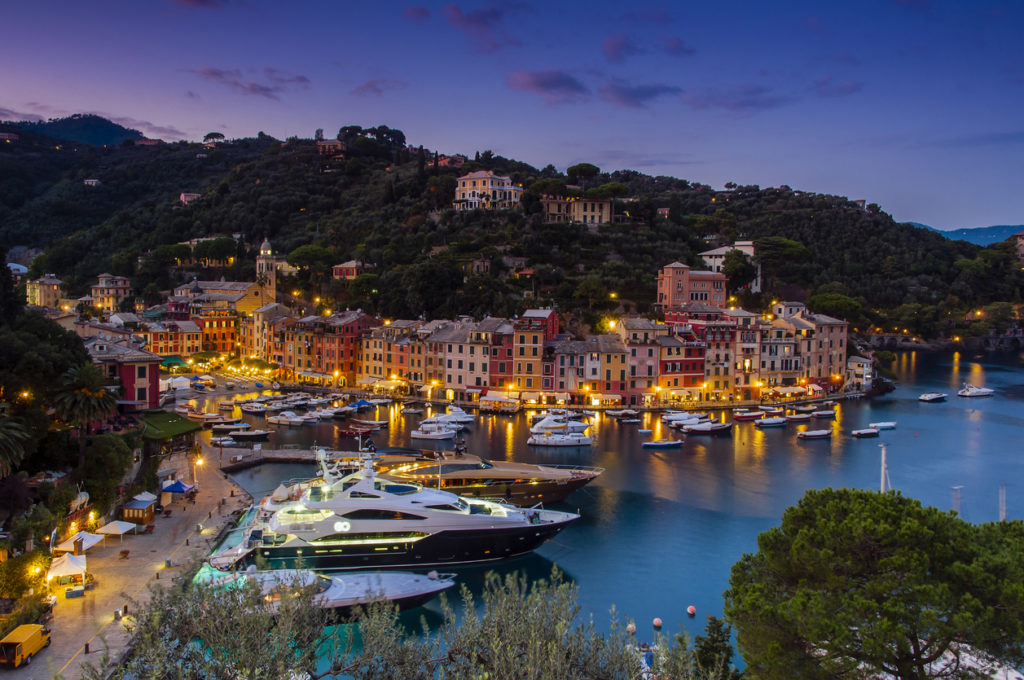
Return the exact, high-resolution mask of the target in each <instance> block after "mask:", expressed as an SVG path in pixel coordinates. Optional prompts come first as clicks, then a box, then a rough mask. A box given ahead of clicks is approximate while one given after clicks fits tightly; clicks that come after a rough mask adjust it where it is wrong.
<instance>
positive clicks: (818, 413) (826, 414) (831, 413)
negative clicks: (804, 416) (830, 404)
mask: <svg viewBox="0 0 1024 680" xmlns="http://www.w3.org/2000/svg"><path fill="white" fill-rule="evenodd" d="M811 415H812V416H814V417H815V418H835V417H836V412H835V411H833V410H831V409H829V410H827V411H815V412H814V413H812V414H811Z"/></svg>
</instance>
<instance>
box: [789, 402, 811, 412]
mask: <svg viewBox="0 0 1024 680" xmlns="http://www.w3.org/2000/svg"><path fill="white" fill-rule="evenodd" d="M790 408H791V409H792V410H794V411H796V412H797V413H814V412H815V411H817V410H818V407H817V406H812V405H811V404H801V405H799V406H792V407H790Z"/></svg>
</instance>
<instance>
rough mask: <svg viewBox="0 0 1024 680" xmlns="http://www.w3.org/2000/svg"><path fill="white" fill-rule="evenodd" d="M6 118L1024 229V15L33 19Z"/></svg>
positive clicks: (13, 9)
mask: <svg viewBox="0 0 1024 680" xmlns="http://www.w3.org/2000/svg"><path fill="white" fill-rule="evenodd" d="M4 14H5V24H6V25H7V26H8V28H9V30H8V31H5V39H4V40H3V41H0V64H2V66H0V118H2V119H19V118H27V117H44V118H46V117H56V116H61V115H66V114H69V113H75V112H95V113H100V114H101V115H105V116H107V117H109V118H112V119H114V120H116V121H118V122H120V123H122V124H125V125H129V126H132V127H137V128H138V129H140V130H142V131H143V132H144V133H145V134H147V135H148V136H151V137H160V138H163V139H167V140H172V139H182V138H184V139H198V138H201V137H202V136H203V134H205V133H206V132H210V131H215V130H216V131H220V132H223V133H224V134H226V135H227V136H228V137H241V136H251V135H255V134H256V133H257V132H258V131H261V130H262V131H264V132H266V133H268V134H271V135H274V136H276V137H280V138H285V137H288V136H291V135H299V136H302V137H311V136H312V135H313V132H314V130H315V129H317V128H323V129H324V131H325V133H326V134H327V135H328V136H333V135H335V134H336V133H337V129H338V128H339V127H341V126H342V125H346V124H357V125H365V126H370V125H379V124H384V125H388V126H390V127H397V128H401V129H402V130H403V131H405V133H406V136H407V138H408V139H409V141H410V142H411V143H414V144H423V145H424V146H426V147H428V148H432V149H438V150H440V151H442V152H449V153H454V152H462V153H467V154H472V153H473V152H475V151H477V150H484V149H492V150H493V151H494V152H495V153H500V154H502V155H505V156H509V157H513V158H517V159H520V160H523V161H526V162H529V163H531V164H533V165H535V166H538V167H543V166H544V165H547V164H548V163H552V164H554V165H555V166H556V167H559V168H561V169H564V168H565V167H567V166H569V165H572V164H574V163H578V162H582V161H587V162H592V163H595V164H596V165H598V166H600V167H601V168H602V169H603V170H615V169H621V168H632V169H636V170H639V171H641V172H645V173H650V174H664V175H673V176H676V177H683V178H686V179H690V180H694V181H700V182H704V183H707V184H710V185H712V186H715V187H720V186H721V185H722V184H724V183H725V182H728V181H734V182H737V183H740V184H759V185H761V186H778V185H780V184H788V185H789V186H791V187H793V188H795V189H804V190H809V191H820V192H827V193H834V194H841V195H845V196H849V197H851V198H864V199H867V200H868V201H869V202H872V201H873V202H877V203H879V204H880V205H881V206H882V207H883V209H884V210H886V211H887V212H890V213H891V214H892V215H893V216H894V217H895V218H896V219H897V220H901V221H919V222H925V223H927V224H931V225H933V226H936V227H939V228H945V229H952V228H958V227H976V226H986V225H991V224H1021V223H1024V190H1022V187H1024V162H1022V160H1021V159H1022V157H1024V115H1022V113H1021V112H1022V111H1024V3H1021V2H1019V1H1018V0H1010V1H1002V2H988V1H986V0H978V1H976V2H941V1H939V0H931V1H929V0H874V1H873V0H865V1H863V2H827V3H822V2H780V3H765V2H733V3H709V2H703V3H691V2H674V3H661V4H658V3H652V4H628V5H627V4H625V3H614V2H594V1H589V2H584V1H582V0H566V1H564V2H536V1H531V2H494V3H481V2H475V1H473V2H471V1H469V0H466V1H461V2H442V3H436V4H434V3H420V4H416V3H408V2H387V1H384V2H374V3H365V4H364V3H356V2H347V1H342V2H339V1H334V0H331V1H322V2H321V1H315V0H310V1H308V2H286V1H284V0H147V1H146V2H138V1H137V0H131V1H130V0H93V1H90V2H79V1H77V0H76V1H70V0H69V1H66V2H57V1H53V0H35V1H34V2H33V3H19V4H18V5H12V6H8V7H5V9H4Z"/></svg>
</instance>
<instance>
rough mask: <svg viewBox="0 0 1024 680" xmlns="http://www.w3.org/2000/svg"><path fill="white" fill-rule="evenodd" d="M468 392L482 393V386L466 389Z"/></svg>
mask: <svg viewBox="0 0 1024 680" xmlns="http://www.w3.org/2000/svg"><path fill="white" fill-rule="evenodd" d="M466 394H480V388H478V387H470V388H467V389H466Z"/></svg>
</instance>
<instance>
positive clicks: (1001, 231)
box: [909, 222, 1024, 246]
mask: <svg viewBox="0 0 1024 680" xmlns="http://www.w3.org/2000/svg"><path fill="white" fill-rule="evenodd" d="M909 224H912V225H914V226H915V227H921V228H923V229H929V230H931V231H934V232H936V233H939V234H942V235H943V236H945V237H946V238H950V239H953V240H954V241H967V242H968V243H973V244H975V245H979V246H990V245H992V244H993V243H999V242H1000V241H1005V240H1006V239H1008V238H1009V237H1011V236H1013V235H1014V234H1018V233H1020V232H1022V231H1024V224H997V225H994V226H991V227H975V228H972V229H953V230H951V231H945V230H943V229H936V228H935V227H930V226H928V225H927V224H921V223H920V222H909Z"/></svg>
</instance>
